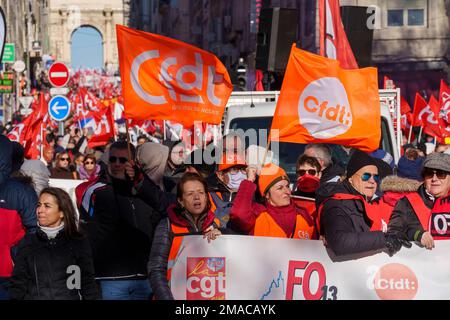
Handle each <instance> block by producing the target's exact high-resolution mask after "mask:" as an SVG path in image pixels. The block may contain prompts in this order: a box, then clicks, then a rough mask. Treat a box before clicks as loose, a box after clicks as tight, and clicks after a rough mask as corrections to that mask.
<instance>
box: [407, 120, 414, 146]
mask: <svg viewBox="0 0 450 320" xmlns="http://www.w3.org/2000/svg"><path fill="white" fill-rule="evenodd" d="M412 128H413V126H412V123H411V126H410V127H409V135H408V144H410V143H411V135H412Z"/></svg>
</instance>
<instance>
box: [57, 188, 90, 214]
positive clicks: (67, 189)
mask: <svg viewBox="0 0 450 320" xmlns="http://www.w3.org/2000/svg"><path fill="white" fill-rule="evenodd" d="M85 181H86V180H71V179H50V181H49V186H50V187H55V188H61V189H63V190H65V191H66V192H67V193H68V194H69V196H70V198H71V199H72V203H73V205H74V207H75V211H76V213H77V215H78V216H80V214H79V212H78V208H77V197H76V195H75V188H76V187H78V185H79V184H81V183H83V182H85Z"/></svg>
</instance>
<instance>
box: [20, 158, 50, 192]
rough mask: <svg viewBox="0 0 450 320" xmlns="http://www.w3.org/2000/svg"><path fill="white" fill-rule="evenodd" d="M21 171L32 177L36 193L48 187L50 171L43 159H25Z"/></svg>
mask: <svg viewBox="0 0 450 320" xmlns="http://www.w3.org/2000/svg"><path fill="white" fill-rule="evenodd" d="M20 171H21V172H22V173H23V174H25V175H27V176H29V177H31V179H32V180H33V184H34V190H35V191H36V194H38V195H39V194H40V193H41V191H42V190H43V189H44V188H47V187H48V183H49V180H50V171H49V170H48V169H47V167H46V166H45V164H44V163H43V162H42V161H41V160H25V162H24V163H23V165H22V167H21V168H20Z"/></svg>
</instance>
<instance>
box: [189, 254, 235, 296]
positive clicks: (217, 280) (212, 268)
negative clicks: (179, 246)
mask: <svg viewBox="0 0 450 320" xmlns="http://www.w3.org/2000/svg"><path fill="white" fill-rule="evenodd" d="M225 279H226V278H225V258H224V257H220V258H187V279H186V283H187V285H186V299H187V300H225Z"/></svg>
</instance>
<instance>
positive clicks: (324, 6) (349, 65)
mask: <svg viewBox="0 0 450 320" xmlns="http://www.w3.org/2000/svg"><path fill="white" fill-rule="evenodd" d="M319 16H320V55H321V56H324V57H328V58H331V59H335V60H339V62H340V66H341V67H342V68H344V69H358V63H357V62H356V59H355V56H354V55H353V51H352V48H351V47H350V43H349V42H348V39H347V35H346V34H345V30H344V26H343V25H342V20H341V12H340V6H339V0H319Z"/></svg>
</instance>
